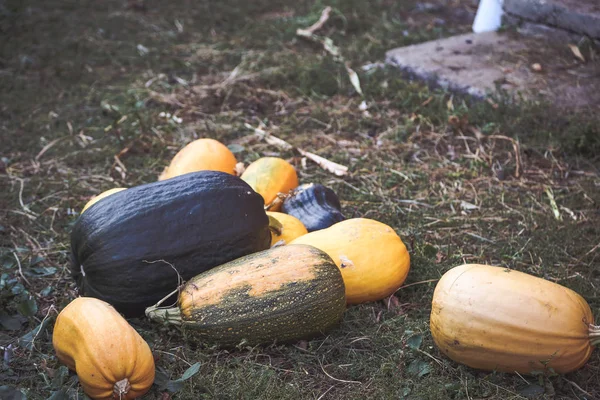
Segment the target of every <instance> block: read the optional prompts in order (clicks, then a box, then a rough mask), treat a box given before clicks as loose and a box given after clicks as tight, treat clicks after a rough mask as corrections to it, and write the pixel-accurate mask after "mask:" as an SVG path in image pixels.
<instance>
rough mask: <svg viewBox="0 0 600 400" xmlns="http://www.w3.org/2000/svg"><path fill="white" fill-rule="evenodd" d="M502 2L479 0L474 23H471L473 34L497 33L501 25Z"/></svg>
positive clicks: (497, 0) (500, 0) (498, 0)
mask: <svg viewBox="0 0 600 400" xmlns="http://www.w3.org/2000/svg"><path fill="white" fill-rule="evenodd" d="M502 3H503V0H480V1H479V8H477V14H475V21H473V32H475V33H480V32H490V31H497V30H498V28H500V25H501V24H502V12H503V11H502Z"/></svg>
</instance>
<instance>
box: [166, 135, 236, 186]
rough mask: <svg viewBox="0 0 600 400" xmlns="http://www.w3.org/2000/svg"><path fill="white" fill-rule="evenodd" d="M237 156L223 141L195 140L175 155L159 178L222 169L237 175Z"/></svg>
mask: <svg viewBox="0 0 600 400" xmlns="http://www.w3.org/2000/svg"><path fill="white" fill-rule="evenodd" d="M236 164H237V160H236V159H235V156H234V155H233V153H232V152H231V150H229V149H228V148H227V146H225V145H224V144H223V143H221V142H219V141H217V140H215V139H210V138H202V139H198V140H194V141H193V142H191V143H189V144H187V145H186V146H185V147H184V148H183V149H181V150H179V152H178V153H177V154H176V155H175V157H173V160H171V163H170V164H169V166H168V167H166V168H165V170H164V171H163V173H162V174H161V175H160V176H159V178H158V180H159V181H162V180H165V179H169V178H173V177H175V176H179V175H183V174H187V173H189V172H196V171H204V170H209V171H221V172H226V173H228V174H232V175H235V165H236Z"/></svg>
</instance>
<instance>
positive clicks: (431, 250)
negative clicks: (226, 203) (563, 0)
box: [0, 0, 600, 399]
mask: <svg viewBox="0 0 600 400" xmlns="http://www.w3.org/2000/svg"><path fill="white" fill-rule="evenodd" d="M428 4H429V6H423V5H422V4H421V5H419V4H418V3H417V2H414V1H408V2H397V1H387V0H375V1H369V2H365V1H359V0H356V1H354V0H353V1H342V0H339V1H337V0H336V1H331V2H327V3H325V2H319V1H317V2H312V1H303V0H301V1H295V2H291V1H287V0H278V1H266V0H262V1H253V2H247V1H235V0H227V1H223V2H209V1H202V2H197V1H178V2H170V3H165V2H158V1H154V0H152V1H149V0H147V1H139V0H137V1H136V0H132V1H128V2H122V1H116V0H111V1H105V2H102V3H98V2H92V1H83V2H66V1H59V0H47V1H44V2H41V3H40V2H33V1H11V0H8V1H6V2H4V3H3V4H2V5H0V35H2V37H3V38H4V39H10V40H4V41H2V42H3V45H2V47H0V88H1V90H0V116H1V117H2V118H1V120H0V129H1V133H0V135H1V137H2V147H1V154H0V156H1V157H2V161H1V162H0V180H1V182H2V188H3V190H2V191H0V210H1V213H2V214H1V215H2V217H1V220H0V246H1V250H0V251H1V253H0V270H1V274H2V277H1V279H0V310H1V311H0V318H1V319H0V321H1V322H2V326H3V329H2V330H0V346H2V347H3V348H4V351H3V354H5V356H4V357H5V358H4V359H5V360H6V361H5V362H4V363H3V364H2V366H0V382H2V384H5V385H6V384H7V385H11V386H17V387H19V388H21V389H22V390H23V391H24V392H27V394H28V398H31V399H44V398H48V397H50V395H51V394H52V393H56V392H58V393H59V394H60V393H61V392H60V391H61V390H62V391H64V393H66V394H68V395H69V396H71V398H75V397H76V396H77V393H79V396H80V397H79V398H81V391H80V389H79V388H78V385H77V381H76V377H75V376H74V375H73V374H68V373H67V371H66V369H65V368H64V367H61V366H60V364H59V363H58V362H57V360H56V358H55V357H54V355H53V351H52V347H51V333H52V329H51V327H52V323H53V321H54V318H55V316H56V312H57V310H60V309H61V308H62V307H64V306H65V305H66V304H67V303H68V302H69V301H70V300H71V299H72V298H74V297H75V296H76V291H75V287H74V284H73V282H72V281H71V279H70V277H69V274H68V268H67V266H68V260H69V231H70V226H71V225H72V224H73V222H74V220H75V219H76V218H77V214H78V212H79V210H81V208H82V207H83V205H84V204H85V203H86V202H87V201H88V200H89V199H90V198H91V197H92V196H94V195H96V194H99V193H100V192H102V191H104V190H107V189H109V188H112V187H116V186H123V187H129V186H133V185H137V184H140V183H144V182H150V181H153V180H155V179H156V177H157V176H158V174H159V173H160V171H162V168H163V167H164V166H165V165H166V164H167V163H168V161H169V160H170V158H171V157H172V156H173V155H174V154H175V152H176V151H177V150H178V149H179V148H180V147H181V146H182V145H183V144H185V143H187V142H189V141H190V140H192V139H193V138H197V137H214V138H218V139H219V140H222V141H223V142H226V143H228V144H237V146H235V150H236V156H237V157H238V158H239V160H240V161H244V162H246V163H248V162H250V161H252V160H254V159H256V158H258V157H259V156H261V155H267V154H269V155H279V156H282V157H285V158H287V159H289V160H291V161H292V162H293V163H294V164H295V165H296V166H297V168H298V170H299V173H300V177H301V180H302V181H304V182H311V181H313V182H321V183H324V184H327V185H329V186H331V187H332V188H334V189H335V190H336V192H337V193H338V194H339V196H340V198H341V199H342V200H343V208H344V212H345V213H346V214H347V215H348V216H352V217H358V216H362V217H368V218H374V219H378V220H380V221H382V222H385V223H387V224H389V225H391V226H392V227H394V229H396V231H397V232H398V233H399V234H400V235H401V236H402V238H403V239H404V241H405V243H406V244H407V246H408V248H409V250H410V253H411V259H412V263H411V272H410V274H409V278H408V281H407V286H406V287H405V288H401V289H400V290H399V291H398V292H397V293H396V294H395V295H394V296H392V297H390V298H388V299H386V301H382V302H377V303H373V304H365V305H362V306H358V307H352V308H350V309H349V310H348V312H347V314H346V316H345V318H344V321H343V323H342V325H341V326H340V327H339V328H338V329H336V330H335V331H333V332H331V333H330V334H329V335H328V336H326V337H323V338H319V339H316V340H312V341H309V342H299V343H297V344H295V345H285V346H283V345H273V346H269V347H258V348H245V347H243V346H241V347H240V348H238V349H235V350H230V351H225V350H222V349H218V348H213V347H206V346H205V345H203V344H202V343H199V342H198V341H196V340H195V339H194V337H193V334H191V333H189V332H180V331H178V330H176V329H170V328H165V327H159V326H156V325H153V324H151V323H149V322H148V321H145V320H133V321H132V324H133V325H134V326H135V327H136V328H138V330H139V331H140V332H141V334H142V335H143V336H144V338H145V339H146V340H148V342H149V343H150V345H151V346H152V348H153V350H154V352H155V354H156V356H157V366H158V377H159V378H158V379H159V380H158V383H166V381H168V380H169V379H171V380H175V379H177V378H179V377H180V376H181V375H182V373H183V372H184V371H185V370H186V369H187V368H188V367H189V365H190V364H193V363H195V362H200V363H201V366H200V370H199V372H198V373H197V374H196V375H194V376H193V377H192V378H191V379H189V380H187V381H185V383H183V384H176V383H171V386H169V387H170V388H171V389H178V391H177V392H176V394H173V396H174V397H176V398H178V399H198V398H207V399H208V398H219V399H229V398H230V399H255V398H277V399H288V398H289V399H298V398H302V399H308V398H315V399H317V398H323V399H327V398H329V399H366V398H369V399H390V398H404V399H468V398H488V399H512V398H515V399H516V398H524V397H529V398H532V397H533V398H535V397H536V396H537V398H555V399H573V398H582V399H583V398H593V397H600V384H599V382H600V380H599V379H598V378H599V373H600V372H599V371H600V355H599V354H598V352H597V351H596V352H595V353H594V355H593V356H592V359H591V360H590V362H589V363H588V364H587V365H586V366H585V367H584V368H582V369H581V370H580V371H578V372H575V373H572V374H569V375H568V376H566V377H546V378H543V377H534V378H532V377H519V376H513V375H507V374H495V373H485V372H480V371H475V370H472V369H469V368H466V367H464V366H460V365H458V364H456V363H454V362H452V361H450V360H448V359H446V358H445V357H444V356H443V355H441V354H440V352H439V351H438V350H437V349H436V348H435V347H434V345H433V342H432V339H431V336H430V334H429V330H428V315H429V307H430V300H431V296H432V293H433V288H434V286H435V280H436V279H438V278H439V277H440V276H441V274H443V273H444V272H445V271H446V270H448V269H449V268H451V267H453V266H455V265H458V264H460V263H462V262H465V261H467V262H482V263H490V264H501V265H505V266H508V267H510V268H515V269H519V270H522V271H526V272H529V273H531V274H534V275H537V276H543V277H545V278H547V279H550V280H554V281H556V282H559V283H561V284H563V285H566V286H568V287H570V288H573V289H575V290H577V291H578V292H579V293H581V294H582V295H583V296H584V297H585V298H586V299H587V300H588V301H589V303H590V305H591V306H592V309H593V310H594V311H595V313H596V314H598V313H599V312H600V299H599V292H598V291H599V290H600V289H598V288H600V272H599V271H600V270H599V269H598V267H597V264H598V262H597V257H598V254H600V253H599V251H598V250H599V248H598V243H599V242H600V240H599V238H600V231H599V228H598V226H599V222H600V214H599V213H598V204H599V203H600V189H599V182H600V178H599V174H598V166H599V164H598V158H597V156H596V154H597V151H598V150H599V149H600V143H599V141H598V140H599V139H598V138H599V137H600V132H599V130H598V129H599V128H598V126H600V125H599V124H598V122H600V121H599V120H598V116H595V115H591V114H590V113H586V112H585V110H582V111H580V112H578V113H576V114H570V115H565V114H564V113H559V112H556V110H553V109H551V108H550V107H549V106H548V105H547V104H543V103H537V102H532V103H526V104H520V105H518V106H517V105H514V104H511V103H510V102H509V101H505V100H503V99H493V100H492V101H490V102H471V101H469V100H468V99H461V98H458V97H456V96H452V95H451V94H449V93H446V92H444V91H441V90H432V89H429V88H427V87H424V86H422V85H420V84H418V83H414V82H409V81H406V80H404V79H402V77H401V76H399V74H398V73H397V71H395V70H393V69H389V68H372V69H369V70H363V69H362V68H361V67H362V66H363V65H364V64H367V63H375V62H379V61H381V60H382V59H383V55H384V52H385V51H386V50H387V49H389V48H392V47H395V46H400V45H405V44H410V43H416V42H421V41H424V40H429V39H432V38H436V37H441V36H448V35H452V34H454V33H460V32H466V31H467V30H468V29H469V25H470V21H471V18H472V13H473V11H474V10H473V8H472V7H470V6H469V4H470V2H469V1H451V2H445V1H444V2H442V1H434V2H431V3H428ZM325 5H330V6H332V8H333V11H332V14H331V19H330V21H329V22H328V23H327V24H326V25H325V26H324V28H323V29H322V30H321V31H319V32H318V33H319V34H320V35H323V36H326V37H329V38H331V39H332V40H333V41H334V43H335V44H336V45H337V46H339V48H340V50H341V53H342V55H343V56H344V58H345V59H346V60H347V61H348V65H349V66H351V67H352V68H353V69H354V70H355V71H356V72H357V73H358V75H359V77H360V82H361V86H362V89H363V92H364V96H363V97H361V96H359V95H357V94H356V92H355V90H354V88H353V86H352V84H351V83H350V81H349V79H348V75H347V72H346V69H345V67H344V66H343V65H341V64H340V63H338V62H335V61H334V60H333V59H332V58H331V56H330V55H328V54H327V53H326V52H324V51H323V49H322V47H321V46H320V45H319V44H316V43H313V42H310V41H306V40H304V39H302V38H299V37H297V36H296V34H295V32H296V29H297V28H302V27H307V26H309V25H310V24H312V23H314V22H315V21H316V20H317V19H318V17H319V15H320V13H321V10H322V9H323V7H324V6H325ZM363 101H364V102H365V104H366V105H367V106H368V109H367V110H364V107H363V109H361V107H360V105H361V103H362V102H363ZM161 113H171V114H172V115H176V116H177V117H179V118H182V120H183V122H182V123H177V122H176V121H174V120H173V119H168V118H166V117H165V116H164V114H161ZM245 124H249V125H250V126H254V127H257V126H264V127H265V129H267V130H268V131H269V132H271V133H273V134H274V135H276V136H278V137H281V138H283V139H285V140H287V141H289V142H290V143H292V144H293V145H295V146H299V147H302V148H304V149H306V150H309V151H313V152H315V153H318V154H319V155H321V156H324V157H327V158H328V159H330V160H332V161H336V162H339V163H341V164H344V165H348V166H349V167H350V173H349V174H348V175H347V176H346V177H343V178H339V177H336V176H334V175H332V174H330V173H328V172H326V171H323V170H322V169H320V168H319V167H318V166H316V165H315V164H313V163H311V162H310V161H309V162H307V163H306V166H304V164H303V162H302V158H301V157H300V156H298V155H297V154H295V153H292V152H286V151H281V150H279V149H278V148H276V147H273V146H271V145H269V144H267V143H265V142H262V141H260V140H256V139H252V138H251V135H252V134H253V132H252V131H251V130H249V129H248V128H247V127H246V125H245ZM551 199H553V200H554V202H555V203H556V205H557V208H556V209H555V210H553V207H552V202H551ZM39 326H41V327H42V329H40V330H39V332H37V331H35V330H34V329H36V327H39ZM32 330H33V333H32ZM32 338H34V340H33V341H32ZM8 346H11V347H10V349H9V350H7V348H8ZM159 386H161V385H156V386H155V387H154V388H153V390H152V392H151V394H150V395H149V396H148V398H165V397H161V396H162V393H163V392H164V391H165V389H164V387H163V388H161V387H159ZM56 396H58V394H56ZM62 398H64V397H62Z"/></svg>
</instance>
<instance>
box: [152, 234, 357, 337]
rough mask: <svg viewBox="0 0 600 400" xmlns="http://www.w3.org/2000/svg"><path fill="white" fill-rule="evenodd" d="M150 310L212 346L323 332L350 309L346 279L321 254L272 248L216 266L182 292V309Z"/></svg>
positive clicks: (308, 248) (311, 250)
mask: <svg viewBox="0 0 600 400" xmlns="http://www.w3.org/2000/svg"><path fill="white" fill-rule="evenodd" d="M159 305H160V304H157V305H156V306H154V307H150V308H148V309H147V310H146V315H147V316H148V317H149V318H150V319H152V320H155V321H160V322H166V323H170V324H175V325H181V326H183V327H184V328H186V327H187V328H190V329H194V330H195V331H197V335H198V336H199V337H200V338H201V339H203V340H205V341H208V342H210V343H216V344H219V345H222V346H235V345H237V344H239V343H241V342H243V341H245V342H246V343H247V344H250V345H255V344H261V343H272V342H274V341H277V342H287V341H293V340H298V339H303V338H310V337H313V336H315V335H319V334H323V333H325V332H327V331H328V330H329V329H331V328H332V327H334V326H335V325H336V324H337V323H338V322H339V320H340V319H341V318H342V315H343V313H344V310H345V309H346V296H345V287H344V281H343V279H342V275H341V273H340V271H339V269H338V268H337V266H336V265H335V263H334V262H333V260H332V259H331V258H330V257H329V256H328V255H327V254H326V253H324V252H323V251H321V250H319V249H317V248H315V247H312V246H308V245H290V246H281V247H274V248H272V249H270V250H266V251H262V252H259V253H255V254H251V255H248V256H245V257H242V258H239V259H237V260H234V261H231V262H229V263H226V264H224V265H221V266H220V267H217V268H213V269H211V270H210V271H207V272H204V273H202V274H200V275H198V276H196V277H194V278H193V279H191V280H190V281H189V282H188V283H187V284H186V285H185V286H184V287H183V288H182V289H181V291H180V294H179V302H178V307H175V308H159Z"/></svg>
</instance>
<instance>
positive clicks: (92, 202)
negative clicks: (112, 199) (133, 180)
mask: <svg viewBox="0 0 600 400" xmlns="http://www.w3.org/2000/svg"><path fill="white" fill-rule="evenodd" d="M121 190H125V188H113V189H108V190H107V191H105V192H102V193H100V194H99V195H98V196H95V197H92V199H91V200H90V201H88V202H87V203H86V204H85V206H83V209H82V210H81V213H82V214H83V212H84V211H85V210H87V209H88V208H90V207H91V206H92V205H93V204H96V202H98V201H100V200H102V199H103V198H105V197H108V196H110V195H111V194H115V193H118V192H120V191H121Z"/></svg>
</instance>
